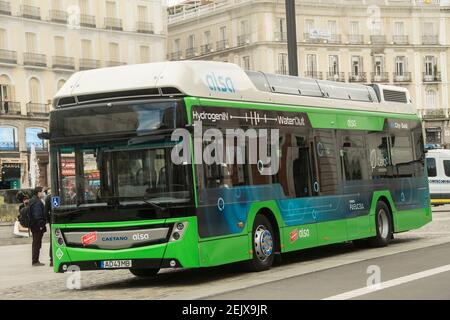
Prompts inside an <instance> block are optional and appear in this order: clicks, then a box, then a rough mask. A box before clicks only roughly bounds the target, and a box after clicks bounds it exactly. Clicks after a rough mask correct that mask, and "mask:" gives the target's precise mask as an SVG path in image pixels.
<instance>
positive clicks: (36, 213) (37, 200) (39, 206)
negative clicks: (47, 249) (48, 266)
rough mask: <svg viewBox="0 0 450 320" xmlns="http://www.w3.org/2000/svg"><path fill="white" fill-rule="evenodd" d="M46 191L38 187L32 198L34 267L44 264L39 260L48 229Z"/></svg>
mask: <svg viewBox="0 0 450 320" xmlns="http://www.w3.org/2000/svg"><path fill="white" fill-rule="evenodd" d="M43 197H44V193H43V192H42V187H36V188H35V189H34V192H33V198H31V200H30V205H29V207H30V218H31V219H30V230H31V233H32V235H33V245H32V249H33V254H32V255H33V256H32V265H33V266H34V267H40V266H44V264H43V263H41V262H40V261H39V253H40V250H41V247H42V238H43V236H44V233H45V232H46V231H47V228H46V226H45V225H46V223H47V220H46V217H45V213H44V203H43V202H42V198H43Z"/></svg>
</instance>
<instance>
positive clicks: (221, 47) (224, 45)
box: [216, 40, 229, 51]
mask: <svg viewBox="0 0 450 320" xmlns="http://www.w3.org/2000/svg"><path fill="white" fill-rule="evenodd" d="M216 46H217V51H220V50H225V49H228V48H229V44H228V40H220V41H217V43H216Z"/></svg>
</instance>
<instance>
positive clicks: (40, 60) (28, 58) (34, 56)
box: [23, 52, 47, 67]
mask: <svg viewBox="0 0 450 320" xmlns="http://www.w3.org/2000/svg"><path fill="white" fill-rule="evenodd" d="M23 64H24V65H26V66H35V67H46V66H47V56H46V55H45V54H40V53H31V52H25V53H24V54H23Z"/></svg>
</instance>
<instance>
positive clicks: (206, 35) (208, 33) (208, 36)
mask: <svg viewBox="0 0 450 320" xmlns="http://www.w3.org/2000/svg"><path fill="white" fill-rule="evenodd" d="M210 43H211V31H205V32H204V33H203V44H204V45H208V44H210Z"/></svg>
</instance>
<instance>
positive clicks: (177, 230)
mask: <svg viewBox="0 0 450 320" xmlns="http://www.w3.org/2000/svg"><path fill="white" fill-rule="evenodd" d="M187 224H188V223H187V222H177V223H175V224H174V226H173V229H172V234H171V235H170V242H173V241H178V240H181V239H182V238H183V235H184V231H185V230H186V227H187Z"/></svg>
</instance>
